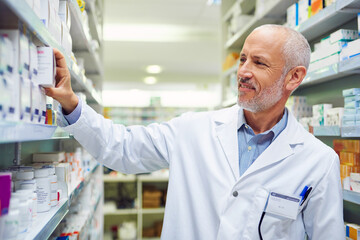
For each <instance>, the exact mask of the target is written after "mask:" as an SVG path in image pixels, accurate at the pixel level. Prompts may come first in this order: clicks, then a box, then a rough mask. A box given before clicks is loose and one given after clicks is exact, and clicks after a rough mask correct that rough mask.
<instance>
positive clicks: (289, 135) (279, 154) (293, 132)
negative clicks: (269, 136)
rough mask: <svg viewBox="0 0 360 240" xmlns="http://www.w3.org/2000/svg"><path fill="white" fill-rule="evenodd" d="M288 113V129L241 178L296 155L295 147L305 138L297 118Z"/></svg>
mask: <svg viewBox="0 0 360 240" xmlns="http://www.w3.org/2000/svg"><path fill="white" fill-rule="evenodd" d="M288 113H289V115H288V123H287V126H286V128H285V129H284V130H283V131H282V132H281V133H280V135H279V136H278V137H277V138H276V139H275V140H274V142H272V143H271V144H270V146H269V147H268V148H267V149H265V151H264V152H263V153H262V154H260V156H259V157H258V158H257V159H256V160H255V162H254V163H253V164H252V165H251V166H250V167H249V168H248V169H247V171H245V173H244V174H243V175H242V176H241V178H244V177H246V176H247V175H249V174H251V173H253V172H255V171H258V170H260V169H263V168H266V167H268V166H269V165H271V164H274V163H277V162H279V161H281V160H283V159H285V158H287V157H289V156H291V155H292V154H294V150H293V147H294V146H295V145H297V144H302V143H303V142H304V140H303V138H304V136H303V134H302V131H301V129H300V127H301V126H299V124H298V123H297V121H296V119H295V117H294V116H293V115H292V114H291V113H290V112H288Z"/></svg>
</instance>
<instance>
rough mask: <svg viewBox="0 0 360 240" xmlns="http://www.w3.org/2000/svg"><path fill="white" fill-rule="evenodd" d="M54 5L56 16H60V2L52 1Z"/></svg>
mask: <svg viewBox="0 0 360 240" xmlns="http://www.w3.org/2000/svg"><path fill="white" fill-rule="evenodd" d="M50 1H51V2H52V3H51V5H52V6H53V8H54V10H55V13H56V15H58V13H59V0H50Z"/></svg>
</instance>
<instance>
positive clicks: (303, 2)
mask: <svg viewBox="0 0 360 240" xmlns="http://www.w3.org/2000/svg"><path fill="white" fill-rule="evenodd" d="M298 9H299V10H298V12H299V14H298V18H299V21H298V23H299V25H300V24H302V23H303V22H305V21H306V20H307V19H308V18H309V0H299V2H298Z"/></svg>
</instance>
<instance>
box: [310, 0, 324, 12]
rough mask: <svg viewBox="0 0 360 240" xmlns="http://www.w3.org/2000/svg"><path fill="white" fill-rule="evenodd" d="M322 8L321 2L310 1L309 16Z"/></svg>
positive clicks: (318, 0) (316, 0) (319, 0)
mask: <svg viewBox="0 0 360 240" xmlns="http://www.w3.org/2000/svg"><path fill="white" fill-rule="evenodd" d="M323 8H324V5H323V0H311V16H314V15H315V14H317V13H318V12H319V11H320V10H321V9H323Z"/></svg>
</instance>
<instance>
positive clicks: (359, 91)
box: [342, 88, 360, 97]
mask: <svg viewBox="0 0 360 240" xmlns="http://www.w3.org/2000/svg"><path fill="white" fill-rule="evenodd" d="M342 94H343V96H344V97H347V96H353V95H360V88H350V89H344V90H343V91H342Z"/></svg>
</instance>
